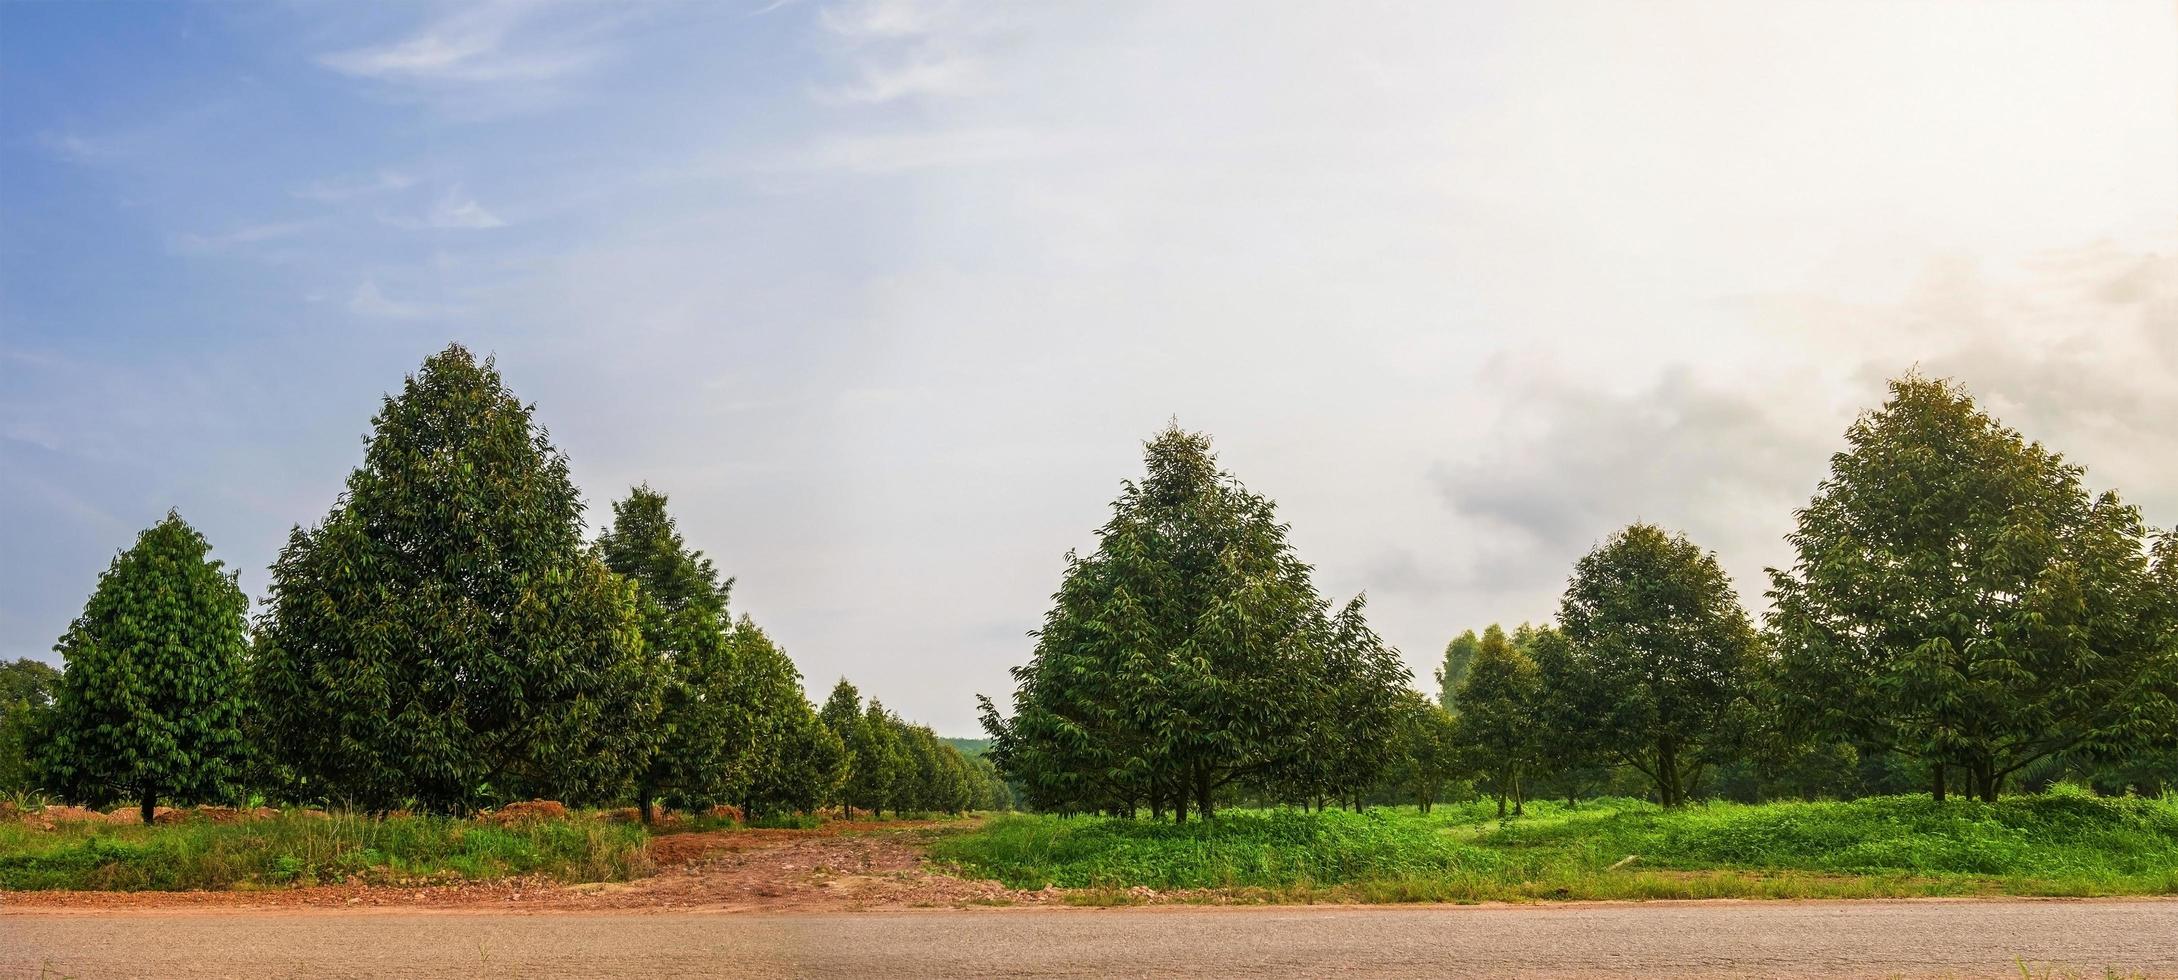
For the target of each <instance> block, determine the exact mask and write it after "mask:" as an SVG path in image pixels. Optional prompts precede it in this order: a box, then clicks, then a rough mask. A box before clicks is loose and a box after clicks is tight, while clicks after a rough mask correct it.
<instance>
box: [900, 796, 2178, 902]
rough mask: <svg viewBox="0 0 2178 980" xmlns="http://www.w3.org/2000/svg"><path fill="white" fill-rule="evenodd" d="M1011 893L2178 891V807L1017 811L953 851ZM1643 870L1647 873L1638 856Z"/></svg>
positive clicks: (944, 846)
mask: <svg viewBox="0 0 2178 980" xmlns="http://www.w3.org/2000/svg"><path fill="white" fill-rule="evenodd" d="M932 854H933V856H934V857H937V858H939V859H942V860H946V861H949V862H952V863H953V864H954V865H956V866H957V867H959V868H960V869H961V870H962V871H963V872H964V873H967V874H971V875H976V876H981V877H988V878H996V879H999V880H1001V881H1004V882H1006V883H1007V884H1009V885H1013V886H1015V887H1024V888H1036V887H1041V886H1043V885H1045V884H1057V885H1061V886H1066V887H1081V888H1105V889H1123V888H1128V887H1133V886H1147V887H1151V888H1158V889H1196V888H1200V889H1237V891H1234V892H1226V893H1224V894H1228V895H1235V896H1237V897H1243V898H1245V897H1251V896H1254V897H1265V898H1273V899H1287V900H1292V899H1302V900H1309V899H1319V898H1321V899H1331V900H1340V901H1378V902H1381V901H1394V902H1396V901H1462V902H1470V901H1485V900H1508V899H1509V900H1533V899H1612V898H1617V899H1625V898H1720V897H1742V898H1802V897H1884V896H1917V895H1982V894H2015V895H2169V894H2178V870H2174V869H2178V799H2173V798H2165V799H2161V800H2146V799H2138V798H2130V799H2097V798H2094V797H2089V796H2084V795H2080V794H2052V795H2048V796H2036V797H2015V798H2008V799H2005V800H2003V801H2001V802H1999V803H1995V804H1980V803H1964V804H1961V803H1953V804H1950V805H1948V806H1946V805H1937V804H1934V803H1933V802H1931V801H1929V800H1927V799H1925V798H1911V797H1879V798H1870V799H1863V800H1857V801H1853V802H1850V803H1771V804H1763V805H1758V806H1748V805H1741V804H1732V803H1709V804H1699V805H1693V806H1685V807H1674V808H1669V809H1665V808H1659V807H1657V806H1655V805H1653V804H1649V803H1645V802H1641V801H1636V800H1630V799H1625V798H1606V799H1601V800H1594V801H1590V802H1588V803H1586V804H1583V805H1582V806H1580V807H1579V808H1577V809H1575V808H1567V807H1565V806H1563V805H1560V804H1556V803H1551V802H1547V801H1536V802H1533V803H1531V804H1530V806H1529V812H1528V815H1527V816H1526V817H1523V818H1519V819H1514V820H1498V819H1495V818H1493V811H1492V809H1491V808H1489V807H1488V806H1487V805H1479V804H1470V805H1464V806H1440V807H1438V808H1436V809H1435V810H1434V811H1433V812H1431V813H1428V814H1423V813H1420V812H1418V811H1416V810H1414V809H1398V810H1391V809H1375V810H1370V811H1368V812H1367V813H1366V814H1351V813H1340V812H1337V811H1331V812H1326V813H1317V814H1308V813H1300V812H1295V811H1291V810H1278V811H1258V812H1245V811H1240V812H1228V813H1227V814H1225V815H1224V816H1223V817H1222V818H1221V819H1219V820H1218V821H1217V822H1215V823H1212V824H1208V825H1201V826H1173V825H1169V824H1158V823H1146V822H1139V821H1127V820H1111V819H1101V818H1091V817H1074V818H1062V817H1053V816H1014V817H1005V818H1000V819H994V820H992V821H990V822H989V823H988V824H986V825H985V826H984V827H983V829H981V830H979V831H977V832H974V833H971V834H966V835H962V836H957V837H951V838H946V839H943V840H941V841H939V842H938V844H937V845H936V846H935V847H934V848H933V851H932ZM1629 858H1630V859H1631V860H1629Z"/></svg>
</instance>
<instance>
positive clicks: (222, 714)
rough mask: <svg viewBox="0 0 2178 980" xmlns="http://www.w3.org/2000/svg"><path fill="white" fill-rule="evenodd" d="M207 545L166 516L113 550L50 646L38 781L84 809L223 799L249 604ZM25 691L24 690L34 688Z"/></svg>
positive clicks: (148, 811) (238, 760)
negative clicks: (56, 670)
mask: <svg viewBox="0 0 2178 980" xmlns="http://www.w3.org/2000/svg"><path fill="white" fill-rule="evenodd" d="M210 552H211V545H210V544H208V543H207V542H206V541H205V540H204V536H203V535H201V534H198V533H197V531H196V529H195V528H192V527H190V526H189V525H188V524H187V523H185V522H184V521H183V520H182V519H181V516H180V515H179V514H175V513H173V512H171V511H170V512H168V513H167V515H166V519H165V520H163V521H160V522H159V523H158V524H156V525H153V526H152V527H151V528H150V529H149V530H146V531H144V532H143V534H141V535H139V536H138V537H137V539H136V545H135V546H134V547H132V548H130V549H129V550H127V551H125V552H122V553H121V554H120V555H119V556H117V557H115V558H114V560H113V564H111V565H109V566H108V567H107V569H106V572H105V574H103V575H101V576H99V579H98V588H97V590H96V591H94V592H92V593H91V599H90V602H88V603H87V604H85V605H84V607H83V615H81V616H79V617H77V618H76V621H75V623H74V624H73V625H71V626H69V628H68V633H67V634H66V635H64V636H62V637H61V640H60V644H59V645H58V646H57V647H55V648H54V649H56V650H57V651H59V653H60V655H61V659H62V661H63V662H64V663H65V664H66V670H65V671H64V672H63V673H62V674H61V677H60V684H59V686H58V689H57V691H55V694H54V701H53V705H52V708H51V711H50V713H49V719H50V720H49V723H48V726H47V727H46V728H45V730H44V731H43V732H42V733H41V739H40V740H41V742H42V744H41V745H40V746H39V752H38V765H39V767H40V769H41V775H40V779H39V782H40V784H41V785H43V786H45V787H47V788H50V789H52V790H54V791H56V792H58V793H60V794H61V795H63V796H65V797H67V798H69V799H72V800H80V801H83V802H85V803H89V804H92V805H94V806H103V805H105V804H107V803H110V802H114V801H116V800H127V801H132V802H135V803H137V804H138V805H139V806H140V807H141V811H142V815H143V820H144V822H145V823H147V824H148V823H150V822H151V820H152V811H153V808H154V807H155V805H156V804H157V803H158V802H159V801H160V800H169V801H172V802H175V803H180V804H189V803H199V802H203V801H205V800H214V799H218V800H224V799H230V798H232V797H233V795H234V794H235V791H236V789H237V783H238V781H239V777H240V776H241V775H242V773H243V770H244V765H245V757H246V756H247V754H248V752H249V746H247V745H245V744H244V743H243V741H242V715H243V713H244V712H245V711H246V710H247V700H246V693H245V691H244V681H243V673H242V672H243V667H244V657H245V651H246V650H247V648H248V644H249V624H248V620H247V619H246V618H245V614H246V613H247V612H248V611H249V600H248V599H247V598H245V597H244V596H243V595H242V589H241V588H240V587H239V586H237V585H236V584H235V576H234V573H232V572H229V571H226V570H224V569H223V568H222V566H221V564H220V562H219V561H217V560H215V559H213V558H211V557H210ZM33 693H34V692H33Z"/></svg>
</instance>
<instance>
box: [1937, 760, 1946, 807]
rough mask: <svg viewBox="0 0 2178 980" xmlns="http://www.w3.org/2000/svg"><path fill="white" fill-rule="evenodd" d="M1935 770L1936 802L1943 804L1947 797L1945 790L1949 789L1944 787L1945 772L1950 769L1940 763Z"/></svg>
mask: <svg viewBox="0 0 2178 980" xmlns="http://www.w3.org/2000/svg"><path fill="white" fill-rule="evenodd" d="M1933 768H1934V769H1935V771H1936V802H1938V803H1942V802H1943V801H1944V795H1945V794H1944V790H1945V789H1946V788H1947V787H1945V786H1944V770H1946V769H1947V768H1949V767H1948V766H1945V765H1944V764H1943V763H1941V762H1939V763H1937V764H1936V765H1935V766H1934V767H1933Z"/></svg>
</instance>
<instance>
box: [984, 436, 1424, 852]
mask: <svg viewBox="0 0 2178 980" xmlns="http://www.w3.org/2000/svg"><path fill="white" fill-rule="evenodd" d="M1144 457H1145V458H1144V465H1145V469H1146V470H1147V473H1146V474H1145V476H1144V477H1143V479H1142V480H1140V481H1139V482H1137V481H1131V480H1130V481H1127V482H1126V483H1124V484H1123V486H1122V490H1121V493H1120V496H1119V499H1118V500H1116V501H1114V502H1113V505H1112V518H1111V520H1110V521H1109V522H1107V523H1106V524H1105V525H1104V527H1103V528H1102V529H1101V530H1100V531H1099V532H1098V546H1097V550H1096V552H1095V553H1094V554H1091V555H1089V556H1086V557H1084V556H1080V555H1074V554H1069V555H1068V556H1067V571H1066V574H1065V577H1064V578H1063V579H1062V580H1061V583H1060V586H1059V592H1058V593H1057V595H1055V596H1054V597H1053V606H1052V609H1051V611H1050V613H1048V614H1047V615H1046V617H1045V620H1044V625H1043V628H1042V629H1041V630H1040V631H1039V632H1038V634H1037V637H1038V639H1037V645H1036V650H1035V653H1034V655H1033V657H1032V659H1031V660H1030V662H1029V663H1028V664H1026V665H1024V666H1022V667H1019V668H1016V669H1015V670H1014V672H1013V674H1014V678H1015V680H1016V681H1017V682H1018V687H1017V689H1016V690H1015V692H1014V697H1013V705H1012V707H1013V714H1012V716H1011V717H1010V718H1006V717H1001V716H1000V715H999V713H998V710H997V708H996V706H995V705H993V704H992V703H991V702H990V700H989V699H987V698H986V699H981V703H982V706H983V717H984V727H985V728H986V729H987V730H988V731H989V733H990V735H991V738H992V745H991V750H990V754H991V758H992V760H993V761H994V762H995V763H996V764H997V766H998V768H999V771H1000V772H1002V773H1004V774H1006V776H1007V777H1008V778H1009V779H1012V780H1014V781H1015V782H1016V783H1018V784H1019V785H1020V787H1021V789H1022V791H1023V792H1024V794H1025V796H1026V798H1027V801H1028V802H1029V803H1030V804H1031V805H1033V806H1036V807H1038V808H1042V809H1052V810H1070V811H1108V812H1115V813H1133V812H1135V811H1136V810H1137V809H1139V808H1141V807H1143V806H1145V805H1146V806H1148V807H1149V809H1150V811H1151V813H1152V814H1153V815H1161V814H1163V813H1165V812H1168V811H1169V812H1170V813H1172V815H1173V818H1174V819H1175V820H1176V821H1185V820H1186V819H1187V814H1188V811H1189V810H1190V808H1192V809H1193V810H1194V811H1195V812H1196V813H1198V814H1200V815H1201V816H1203V817H1209V816H1211V815H1213V814H1214V812H1215V808H1216V806H1217V800H1218V798H1219V797H1220V795H1221V794H1228V793H1238V792H1251V793H1255V794H1260V795H1265V796H1269V797H1273V798H1280V799H1306V798H1309V797H1311V796H1314V795H1316V794H1319V793H1322V792H1324V791H1326V790H1328V789H1332V788H1333V787H1332V785H1331V784H1330V783H1329V782H1327V781H1326V774H1327V773H1328V772H1329V771H1330V769H1329V766H1331V765H1336V764H1338V763H1335V762H1333V761H1332V760H1348V762H1347V764H1348V765H1350V767H1351V768H1349V769H1348V770H1347V771H1345V772H1344V773H1342V774H1341V776H1340V778H1341V779H1342V780H1344V781H1347V782H1352V783H1364V784H1365V783H1373V782H1374V781H1375V778H1376V777H1377V776H1378V775H1379V772H1378V770H1379V769H1380V768H1381V760H1380V759H1379V758H1377V757H1374V756H1372V755H1370V754H1369V753H1366V752H1363V751H1360V748H1361V746H1362V745H1363V743H1364V742H1365V741H1368V740H1381V739H1382V736H1383V733H1384V731H1385V730H1386V728H1387V727H1388V720H1389V719H1390V718H1391V717H1393V716H1394V713H1395V711H1396V706H1397V703H1398V697H1399V692H1400V691H1401V690H1403V689H1404V687H1405V682H1406V669H1405V667H1404V665H1403V664H1401V663H1399V662H1398V660H1397V656H1396V654H1395V653H1393V652H1392V651H1391V650H1389V649H1388V648H1386V647H1385V646H1384V645H1383V644H1382V643H1381V642H1378V641H1377V640H1376V639H1375V636H1374V634H1373V633H1370V632H1369V631H1368V627H1367V625H1366V623H1365V622H1364V621H1363V620H1362V618H1361V608H1360V606H1359V605H1358V604H1356V605H1354V606H1351V607H1349V609H1348V611H1347V612H1346V613H1345V614H1342V615H1340V616H1339V617H1337V619H1336V621H1334V620H1333V618H1332V617H1331V616H1330V615H1329V612H1328V609H1327V608H1326V604H1325V603H1324V601H1323V600H1322V599H1321V598H1319V597H1318V595H1317V593H1316V590H1315V586H1314V585H1313V584H1312V583H1311V581H1310V579H1309V567H1308V566H1307V565H1306V564H1304V563H1302V561H1301V560H1300V559H1299V558H1298V557H1297V556H1296V555H1295V554H1294V553H1293V549H1292V547H1291V545H1290V544H1289V543H1288V542H1287V540H1286V527H1285V525H1284V524H1282V523H1280V522H1279V521H1278V519H1277V516H1276V512H1275V509H1274V508H1273V506H1272V504H1271V502H1270V501H1269V500H1268V499H1267V498H1265V497H1262V496H1260V495H1257V494H1255V493H1252V492H1250V491H1249V490H1248V489H1247V488H1246V487H1244V486H1242V485H1241V483H1240V482H1239V481H1238V480H1236V479H1234V478H1233V476H1232V475H1231V474H1229V473H1227V472H1225V471H1223V470H1221V469H1219V468H1218V465H1217V459H1216V457H1215V456H1214V455H1212V453H1211V450H1210V441H1209V439H1208V438H1207V437H1205V436H1202V435H1199V434H1194V433H1187V432H1183V431H1181V430H1180V429H1179V428H1178V427H1177V426H1173V427H1169V428H1167V429H1166V430H1165V431H1163V432H1161V433H1159V434H1158V435H1157V436H1156V437H1155V438H1154V439H1152V440H1151V441H1150V442H1149V443H1148V444H1147V446H1146V451H1145V454H1144ZM1338 788H1339V789H1340V791H1342V792H1343V785H1341V786H1340V787H1338Z"/></svg>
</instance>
